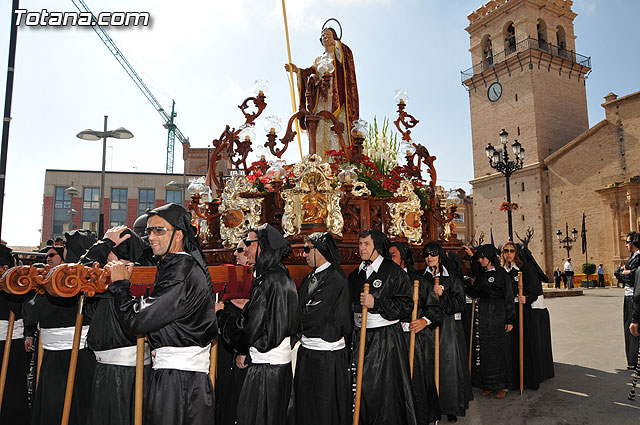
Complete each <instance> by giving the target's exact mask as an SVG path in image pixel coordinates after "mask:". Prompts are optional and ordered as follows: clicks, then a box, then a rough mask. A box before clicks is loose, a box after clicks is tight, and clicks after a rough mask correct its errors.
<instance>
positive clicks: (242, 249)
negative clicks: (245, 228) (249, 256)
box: [236, 246, 244, 254]
mask: <svg viewBox="0 0 640 425" xmlns="http://www.w3.org/2000/svg"><path fill="white" fill-rule="evenodd" d="M236 252H238V253H240V254H242V253H243V252H244V248H243V247H241V246H239V247H237V248H236Z"/></svg>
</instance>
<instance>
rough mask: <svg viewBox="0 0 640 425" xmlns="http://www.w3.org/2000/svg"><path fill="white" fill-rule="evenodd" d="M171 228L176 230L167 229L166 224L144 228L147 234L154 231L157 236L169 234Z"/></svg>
mask: <svg viewBox="0 0 640 425" xmlns="http://www.w3.org/2000/svg"><path fill="white" fill-rule="evenodd" d="M169 230H174V229H167V228H166V227H164V226H151V227H147V228H146V229H144V233H145V234H146V235H147V236H149V235H151V234H152V233H153V234H154V235H156V236H164V235H166V234H167V232H168V231H169Z"/></svg>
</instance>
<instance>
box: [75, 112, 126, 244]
mask: <svg viewBox="0 0 640 425" xmlns="http://www.w3.org/2000/svg"><path fill="white" fill-rule="evenodd" d="M107 119H108V117H107V115H105V116H104V131H94V130H90V129H87V130H83V131H81V132H80V133H78V134H76V137H77V138H78V139H82V140H100V139H102V174H101V175H100V205H99V206H98V216H99V218H98V238H100V239H102V236H104V165H105V159H106V156H107V137H111V138H114V139H131V138H132V137H133V133H131V132H130V131H129V130H127V129H126V128H123V127H119V128H117V129H115V130H109V131H108V130H107Z"/></svg>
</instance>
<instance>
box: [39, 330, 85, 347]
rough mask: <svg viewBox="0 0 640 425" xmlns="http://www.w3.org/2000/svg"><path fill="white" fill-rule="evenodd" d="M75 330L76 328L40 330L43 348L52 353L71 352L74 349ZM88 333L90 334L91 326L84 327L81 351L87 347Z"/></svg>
mask: <svg viewBox="0 0 640 425" xmlns="http://www.w3.org/2000/svg"><path fill="white" fill-rule="evenodd" d="M75 329H76V328H75V326H70V327H68V328H40V338H41V339H42V348H44V349H45V350H51V351H62V350H71V349H72V348H73V333H74V332H75ZM87 332H89V325H86V326H83V327H82V333H81V334H80V350H82V349H83V348H86V347H87Z"/></svg>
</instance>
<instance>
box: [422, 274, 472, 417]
mask: <svg viewBox="0 0 640 425" xmlns="http://www.w3.org/2000/svg"><path fill="white" fill-rule="evenodd" d="M442 274H443V275H444V276H440V274H438V275H437V277H438V278H439V280H440V285H441V286H442V287H443V288H444V290H443V292H442V295H441V296H440V298H439V301H440V304H441V305H442V310H443V315H442V324H441V325H440V391H439V397H440V409H441V413H442V415H456V416H465V413H466V410H467V409H468V408H469V401H470V400H473V391H472V389H471V379H470V377H469V366H468V362H467V355H466V345H465V343H464V329H463V327H462V312H463V311H464V308H465V296H464V286H463V285H462V281H461V280H460V279H459V278H458V277H457V276H450V275H449V273H448V271H447V269H446V268H443V272H442ZM424 276H425V278H426V279H427V281H428V282H429V285H434V284H435V279H434V277H433V276H432V275H431V273H429V272H428V271H426V273H425V275H424Z"/></svg>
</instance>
